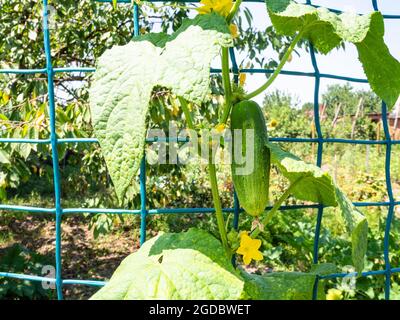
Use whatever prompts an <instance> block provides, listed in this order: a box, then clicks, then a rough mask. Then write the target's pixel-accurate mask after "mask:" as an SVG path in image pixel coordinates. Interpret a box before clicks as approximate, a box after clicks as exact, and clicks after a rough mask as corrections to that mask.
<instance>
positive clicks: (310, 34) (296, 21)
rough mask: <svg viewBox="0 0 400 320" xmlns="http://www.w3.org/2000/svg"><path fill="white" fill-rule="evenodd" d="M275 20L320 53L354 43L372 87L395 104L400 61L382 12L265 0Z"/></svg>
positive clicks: (278, 27)
mask: <svg viewBox="0 0 400 320" xmlns="http://www.w3.org/2000/svg"><path fill="white" fill-rule="evenodd" d="M266 3H267V9H268V12H269V16H270V18H271V21H272V24H273V25H274V27H275V28H276V30H277V31H278V32H279V33H281V34H284V35H287V36H293V35H294V34H295V33H296V32H300V33H301V34H302V35H303V38H304V39H307V40H309V41H310V42H311V43H312V44H313V45H314V47H315V48H316V49H317V50H318V51H320V52H321V53H324V54H326V53H328V52H330V51H331V50H332V49H333V48H335V47H337V46H338V45H340V44H341V43H342V41H347V42H350V43H353V44H354V45H355V46H356V48H357V50H358V56H359V60H360V61H361V63H362V65H363V68H364V72H365V74H366V76H367V78H368V81H369V83H370V85H371V88H372V90H373V91H374V92H375V93H376V94H377V95H378V96H379V97H380V98H382V100H384V101H385V102H386V104H387V105H388V106H389V107H392V106H394V104H395V103H396V101H397V99H398V97H399V95H400V63H399V61H397V60H396V59H395V58H394V57H393V56H392V55H391V54H390V52H389V49H388V47H387V46H386V44H385V42H384V38H383V36H384V20H383V16H382V14H381V13H380V12H373V13H371V14H368V15H358V14H355V13H342V14H336V13H333V12H330V11H329V10H328V9H326V8H321V7H320V8H315V7H313V6H311V5H306V4H299V3H296V2H295V1H292V0H266Z"/></svg>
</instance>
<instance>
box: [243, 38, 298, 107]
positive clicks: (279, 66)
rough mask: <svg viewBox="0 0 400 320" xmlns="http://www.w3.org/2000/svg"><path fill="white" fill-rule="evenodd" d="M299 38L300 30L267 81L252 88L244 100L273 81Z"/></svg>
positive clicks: (258, 92)
mask: <svg viewBox="0 0 400 320" xmlns="http://www.w3.org/2000/svg"><path fill="white" fill-rule="evenodd" d="M301 38H302V32H299V33H298V34H297V35H296V37H295V38H294V39H293V41H292V43H291V44H290V46H289V48H288V49H287V51H286V53H285V55H284V56H283V57H282V60H281V62H279V65H278V67H277V68H276V69H275V71H274V73H273V74H272V75H271V76H270V77H269V78H268V80H267V82H266V83H264V84H263V85H262V86H261V87H259V88H258V89H257V90H254V91H253V92H251V93H249V94H247V95H246V96H245V97H244V100H249V99H251V98H254V97H255V96H258V95H259V94H260V93H263V92H264V91H265V90H266V89H267V88H268V87H269V86H270V85H271V84H272V83H273V82H274V80H275V79H276V77H277V76H278V75H279V73H280V72H281V70H282V68H283V66H284V65H285V63H286V61H287V60H288V59H289V57H290V55H291V54H292V52H293V50H294V48H295V47H296V45H297V43H298V42H299V41H300V40H301Z"/></svg>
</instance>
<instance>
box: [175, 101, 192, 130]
mask: <svg viewBox="0 0 400 320" xmlns="http://www.w3.org/2000/svg"><path fill="white" fill-rule="evenodd" d="M178 99H179V103H180V104H181V107H182V111H183V114H184V115H185V118H186V122H187V124H188V127H189V129H191V130H196V129H195V127H194V123H193V120H192V115H191V114H190V110H189V108H188V104H187V101H186V100H185V99H184V98H182V97H178Z"/></svg>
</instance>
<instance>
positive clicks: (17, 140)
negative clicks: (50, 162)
mask: <svg viewBox="0 0 400 320" xmlns="http://www.w3.org/2000/svg"><path fill="white" fill-rule="evenodd" d="M0 143H29V144H50V139H22V138H21V139H20V138H0Z"/></svg>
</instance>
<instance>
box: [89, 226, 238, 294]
mask: <svg viewBox="0 0 400 320" xmlns="http://www.w3.org/2000/svg"><path fill="white" fill-rule="evenodd" d="M243 290H244V281H243V280H242V278H241V277H240V275H239V273H238V272H237V271H235V269H234V268H233V266H232V264H231V261H230V259H229V258H228V257H227V256H226V254H225V252H224V249H223V248H222V245H221V243H220V242H219V241H218V240H217V239H216V238H214V237H213V236H212V235H210V234H209V233H207V232H205V231H203V230H198V229H190V230H189V231H188V232H184V233H180V234H168V233H167V234H163V235H159V236H157V237H155V238H153V239H151V240H149V241H147V242H146V243H145V244H144V245H143V246H142V247H141V248H140V250H139V251H138V252H136V253H133V254H131V255H130V256H128V257H127V258H126V259H125V260H124V261H123V262H122V263H121V265H120V266H119V267H118V268H117V270H116V271H115V273H114V274H113V276H112V278H111V279H110V281H109V282H108V283H107V284H106V285H105V286H104V287H103V288H102V289H100V290H99V291H98V292H97V293H96V294H95V295H94V296H93V297H92V299H127V300H130V299H240V298H242V297H244V291H243Z"/></svg>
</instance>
